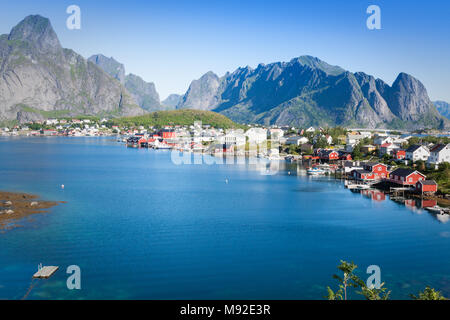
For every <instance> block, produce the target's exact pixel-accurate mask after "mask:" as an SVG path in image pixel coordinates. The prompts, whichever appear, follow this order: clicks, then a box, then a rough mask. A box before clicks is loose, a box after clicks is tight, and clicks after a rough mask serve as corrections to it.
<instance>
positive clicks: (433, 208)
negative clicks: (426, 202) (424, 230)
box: [425, 206, 444, 214]
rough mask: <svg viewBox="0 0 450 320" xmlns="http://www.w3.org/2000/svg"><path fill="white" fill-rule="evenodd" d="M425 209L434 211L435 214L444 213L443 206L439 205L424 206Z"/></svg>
mask: <svg viewBox="0 0 450 320" xmlns="http://www.w3.org/2000/svg"><path fill="white" fill-rule="evenodd" d="M425 210H427V211H430V212H432V213H436V214H442V213H444V210H443V208H441V207H439V206H434V207H427V208H425Z"/></svg>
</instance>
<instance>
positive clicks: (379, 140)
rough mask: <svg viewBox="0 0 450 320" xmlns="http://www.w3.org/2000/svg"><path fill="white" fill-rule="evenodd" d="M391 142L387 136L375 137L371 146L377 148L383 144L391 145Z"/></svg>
mask: <svg viewBox="0 0 450 320" xmlns="http://www.w3.org/2000/svg"><path fill="white" fill-rule="evenodd" d="M393 142H394V139H393V138H392V137H389V136H377V137H376V138H375V140H374V141H373V144H374V145H377V146H381V145H383V144H386V143H393Z"/></svg>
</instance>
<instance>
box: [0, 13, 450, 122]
mask: <svg viewBox="0 0 450 320" xmlns="http://www.w3.org/2000/svg"><path fill="white" fill-rule="evenodd" d="M436 105H437V106H438V108H439V109H440V110H441V113H442V115H441V114H439V112H438V110H437V108H436V106H435V105H434V104H433V103H432V102H431V101H430V98H429V97H428V94H427V91H426V89H425V87H424V85H423V84H422V83H421V82H420V81H419V80H417V79H415V78H414V77H412V76H410V75H408V74H405V73H401V74H400V75H399V76H398V77H397V79H396V80H395V82H394V83H393V85H392V86H389V85H388V84H386V83H385V82H383V81H382V80H380V79H375V78H374V77H372V76H370V75H367V74H365V73H362V72H358V73H352V72H349V71H346V70H344V69H342V68H340V67H337V66H332V65H329V64H327V63H326V62H324V61H321V60H319V59H317V58H314V57H311V56H302V57H299V58H295V59H293V60H291V61H290V62H276V63H272V64H269V65H264V64H260V65H259V66H258V67H257V68H256V69H253V68H250V67H245V68H238V69H237V70H236V71H234V72H233V73H227V74H225V75H224V76H223V77H219V76H217V75H216V74H215V73H213V72H208V73H206V74H205V75H203V76H202V77H201V78H200V79H198V80H194V81H192V83H191V85H190V86H189V89H188V91H187V92H186V93H185V94H184V95H183V96H180V95H170V96H169V97H168V98H167V99H166V100H164V101H163V102H161V101H160V98H159V95H158V93H157V91H156V88H155V85H154V83H151V82H150V83H149V82H146V81H144V80H143V79H142V78H140V77H139V76H137V75H133V74H129V75H126V73H125V67H124V65H123V64H121V63H119V62H118V61H116V60H115V59H113V58H107V57H105V56H103V55H101V54H98V55H94V56H92V57H90V58H89V59H88V60H86V59H84V58H83V57H82V56H80V55H79V54H77V53H75V52H74V51H73V50H70V49H64V48H62V47H61V45H60V43H59V40H58V37H57V35H56V34H55V32H54V30H53V28H52V26H51V24H50V21H49V20H48V19H46V18H43V17H41V16H39V15H35V16H28V17H26V18H25V19H24V20H23V21H22V22H20V23H19V24H18V25H17V26H16V27H14V28H13V29H12V31H11V32H10V34H7V35H2V36H0V121H4V120H18V121H21V122H24V121H30V120H38V119H43V118H48V117H63V116H74V115H98V116H105V117H120V116H133V115H142V114H145V113H147V112H149V111H156V110H166V109H173V108H175V107H176V108H177V109H198V110H211V111H215V112H218V113H221V114H223V115H225V116H228V117H229V118H231V119H232V120H234V121H237V122H242V123H260V124H266V125H270V124H277V125H295V126H302V127H305V126H310V125H313V126H335V125H342V126H351V127H355V126H356V127H367V128H399V129H400V128H404V129H418V128H440V129H444V128H449V127H450V121H449V120H448V119H447V118H445V117H444V116H448V112H447V113H445V111H442V110H444V109H445V110H447V111H448V104H447V105H444V104H442V103H441V102H437V104H436ZM443 115H444V116H443Z"/></svg>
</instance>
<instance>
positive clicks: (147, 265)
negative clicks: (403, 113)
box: [0, 137, 450, 299]
mask: <svg viewBox="0 0 450 320" xmlns="http://www.w3.org/2000/svg"><path fill="white" fill-rule="evenodd" d="M290 170H293V171H292V173H293V174H292V175H288V174H287V173H286V172H285V171H281V172H280V173H279V174H277V175H274V176H268V175H261V174H260V173H259V171H257V170H255V168H253V167H252V166H248V165H181V166H177V165H175V164H173V163H172V161H171V159H170V153H169V152H168V151H149V150H136V149H127V148H126V147H124V146H123V145H121V144H119V143H117V142H115V141H114V139H111V138H59V137H50V138H16V139H14V138H0V189H1V190H7V191H21V192H29V193H34V194H38V195H39V196H41V197H42V198H43V199H47V200H58V201H67V203H66V204H62V205H59V206H58V207H56V208H54V209H52V210H51V213H49V214H43V215H38V216H35V217H34V219H33V221H31V222H24V223H23V227H22V228H17V229H14V230H11V231H8V232H6V233H0V299H5V298H6V299H19V298H21V297H22V296H23V295H24V294H25V292H26V291H27V289H28V287H29V285H30V280H31V276H32V274H33V273H34V272H35V271H36V268H37V265H38V263H41V262H42V263H43V264H44V265H58V266H60V267H61V269H60V271H58V272H57V274H56V275H55V276H54V277H53V278H52V279H50V280H47V281H42V282H40V283H39V284H38V286H37V287H35V288H34V289H33V291H32V292H31V294H30V296H29V298H30V299H106V298H112V299H322V298H323V296H324V295H325V294H326V290H325V288H326V286H327V285H331V286H334V285H335V283H334V280H333V279H332V274H333V273H335V272H336V265H337V264H338V263H339V260H340V259H345V260H354V261H355V262H356V263H357V264H358V265H359V266H360V268H359V269H360V275H361V276H362V275H364V274H365V269H366V268H367V266H369V265H372V264H376V265H379V266H380V267H381V271H382V281H384V282H386V286H387V287H389V288H390V289H391V290H392V291H393V293H392V297H393V298H407V297H408V294H410V293H416V292H417V291H418V290H419V289H423V288H424V287H425V286H426V285H430V286H433V287H435V288H437V289H439V290H442V291H443V293H444V294H446V295H447V296H450V223H446V224H445V223H441V222H439V221H438V220H437V219H436V218H435V217H433V216H432V215H430V214H429V213H427V212H424V211H417V210H416V211H412V210H410V209H408V208H406V207H405V206H404V205H401V204H398V203H395V202H393V201H390V200H386V201H382V202H374V201H372V200H370V199H369V198H367V197H365V196H363V195H361V194H357V193H352V192H350V191H348V190H347V189H345V188H344V187H343V185H342V184H341V183H340V182H338V181H334V180H332V179H328V178H319V179H317V178H315V179H312V178H308V177H304V176H297V175H296V174H295V172H296V171H295V168H291V169H290ZM225 179H228V181H229V182H228V184H227V183H225ZM61 184H64V185H65V189H64V190H62V189H61V188H60V185H61ZM69 265H78V266H80V268H81V270H82V289H81V290H79V291H76V290H75V291H69V290H68V289H67V288H66V279H67V275H66V274H65V269H66V268H67V266H69Z"/></svg>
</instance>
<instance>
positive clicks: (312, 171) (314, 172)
mask: <svg viewBox="0 0 450 320" xmlns="http://www.w3.org/2000/svg"><path fill="white" fill-rule="evenodd" d="M306 173H307V174H308V175H310V176H318V175H322V174H325V171H324V170H322V169H319V168H311V169H308V170H306Z"/></svg>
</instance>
